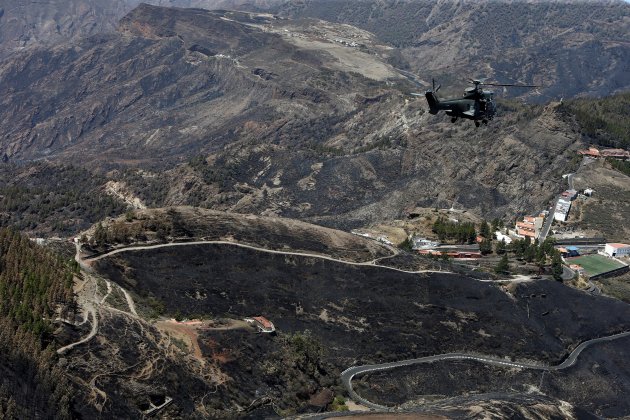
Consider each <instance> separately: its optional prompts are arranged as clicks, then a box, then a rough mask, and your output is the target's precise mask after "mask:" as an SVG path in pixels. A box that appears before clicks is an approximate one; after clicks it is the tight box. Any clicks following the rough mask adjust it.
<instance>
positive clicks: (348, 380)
mask: <svg viewBox="0 0 630 420" xmlns="http://www.w3.org/2000/svg"><path fill="white" fill-rule="evenodd" d="M623 337H630V331H626V332H622V333H619V334H613V335H609V336H606V337H600V338H594V339H592V340H588V341H584V342H583V343H581V344H580V345H579V346H577V347H576V348H575V350H573V351H572V352H571V354H569V356H568V357H567V358H566V359H565V360H564V361H563V362H562V363H560V364H558V365H555V366H548V365H543V364H532V363H521V362H513V361H510V360H506V359H500V358H497V357H491V356H480V355H475V354H466V353H444V354H437V355H434V356H425V357H420V358H417V359H407V360H401V361H398V362H389V363H381V364H377V365H363V366H353V367H350V368H348V369H346V370H344V371H343V372H342V373H341V382H342V383H343V385H344V386H345V388H346V390H347V391H348V394H349V395H350V398H352V399H353V400H354V401H356V402H357V403H360V404H363V405H365V406H367V407H370V408H374V409H378V410H388V409H389V407H385V406H382V405H379V404H375V403H373V402H371V401H368V400H366V399H365V398H363V397H361V396H360V395H359V394H357V393H356V392H355V391H354V389H353V388H352V379H353V378H354V377H355V376H356V375H360V374H363V373H368V372H377V371H381V370H387V369H393V368H397V367H402V366H411V365H415V364H419V363H431V362H438V361H442V360H474V361H477V362H481V363H486V364H489V365H495V366H506V367H516V368H521V369H537V370H545V371H555V370H561V369H566V368H568V367H570V366H573V365H574V364H575V362H576V361H577V359H578V357H579V356H580V353H582V351H584V349H586V348H587V347H589V346H592V345H594V344H597V343H603V342H608V341H613V340H617V339H619V338H623Z"/></svg>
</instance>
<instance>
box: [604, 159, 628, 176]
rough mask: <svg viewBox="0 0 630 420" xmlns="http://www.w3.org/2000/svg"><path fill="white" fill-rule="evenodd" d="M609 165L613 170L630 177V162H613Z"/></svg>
mask: <svg viewBox="0 0 630 420" xmlns="http://www.w3.org/2000/svg"><path fill="white" fill-rule="evenodd" d="M609 163H610V166H611V167H612V168H613V169H616V170H618V171H619V172H621V173H622V174H624V175H627V176H630V162H629V161H623V160H611V161H610V162H609Z"/></svg>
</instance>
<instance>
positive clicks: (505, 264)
mask: <svg viewBox="0 0 630 420" xmlns="http://www.w3.org/2000/svg"><path fill="white" fill-rule="evenodd" d="M494 272H495V273H497V274H509V273H510V261H509V260H508V256H507V254H503V257H501V259H500V260H499V263H498V264H497V266H496V267H495V268H494Z"/></svg>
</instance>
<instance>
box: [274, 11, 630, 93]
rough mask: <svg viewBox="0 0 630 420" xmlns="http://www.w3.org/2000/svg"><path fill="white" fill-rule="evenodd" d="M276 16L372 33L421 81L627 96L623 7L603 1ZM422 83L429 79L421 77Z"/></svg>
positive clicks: (628, 18) (627, 27)
mask: <svg viewBox="0 0 630 420" xmlns="http://www.w3.org/2000/svg"><path fill="white" fill-rule="evenodd" d="M273 10H274V11H275V12H276V13H278V14H280V15H281V16H291V17H306V16H308V17H317V18H320V19H324V20H329V21H332V22H340V23H349V24H352V25H356V26H359V27H361V28H364V29H367V30H369V31H372V32H374V33H375V34H376V35H377V36H378V37H379V39H381V40H383V41H386V42H390V43H391V44H393V45H395V46H397V47H399V48H401V52H402V58H403V60H402V61H399V62H398V64H399V65H404V61H406V62H407V63H408V65H409V68H410V69H413V71H415V72H417V73H418V74H421V75H432V76H434V77H436V78H442V79H444V81H448V82H449V84H456V85H457V84H460V85H461V82H462V81H463V80H464V79H466V77H490V78H494V79H497V80H499V81H501V82H503V83H513V82H514V81H517V80H518V81H521V82H534V83H535V84H541V85H544V87H543V88H541V89H539V90H536V91H533V92H529V91H528V92H522V91H519V90H518V89H512V90H510V91H508V92H506V94H507V95H525V96H527V97H528V99H529V100H532V101H538V102H547V101H549V100H550V99H557V98H559V97H565V98H566V97H569V96H573V95H578V94H592V95H606V94H610V93H612V92H620V91H623V90H628V88H629V87H630V79H629V78H628V73H627V71H626V70H625V69H626V68H627V67H628V57H630V54H629V49H630V44H629V43H628V41H627V35H626V34H627V33H628V32H629V31H630V5H629V4H628V3H627V2H623V1H607V2H579V1H568V2H521V1H501V2H496V1H478V2H454V1H438V2H433V1H394V0H386V1H380V0H374V1H362V2H360V3H357V2H353V1H336V0H306V1H288V2H285V3H283V4H282V5H280V6H279V7H277V8H274V9H273ZM428 77H430V76H428Z"/></svg>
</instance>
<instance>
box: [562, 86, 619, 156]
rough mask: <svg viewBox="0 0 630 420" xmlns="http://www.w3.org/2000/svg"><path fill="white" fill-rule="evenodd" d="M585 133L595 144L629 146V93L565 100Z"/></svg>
mask: <svg viewBox="0 0 630 420" xmlns="http://www.w3.org/2000/svg"><path fill="white" fill-rule="evenodd" d="M567 107H568V109H569V110H570V111H571V112H572V113H573V114H574V115H575V117H576V119H577V121H578V123H579V124H580V127H582V130H583V131H584V133H585V134H587V135H589V136H591V137H592V138H593V140H595V142H596V143H597V144H600V145H602V146H610V147H628V146H630V119H628V115H630V93H622V94H619V95H614V96H607V97H605V98H600V99H591V98H583V99H574V100H571V101H567Z"/></svg>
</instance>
